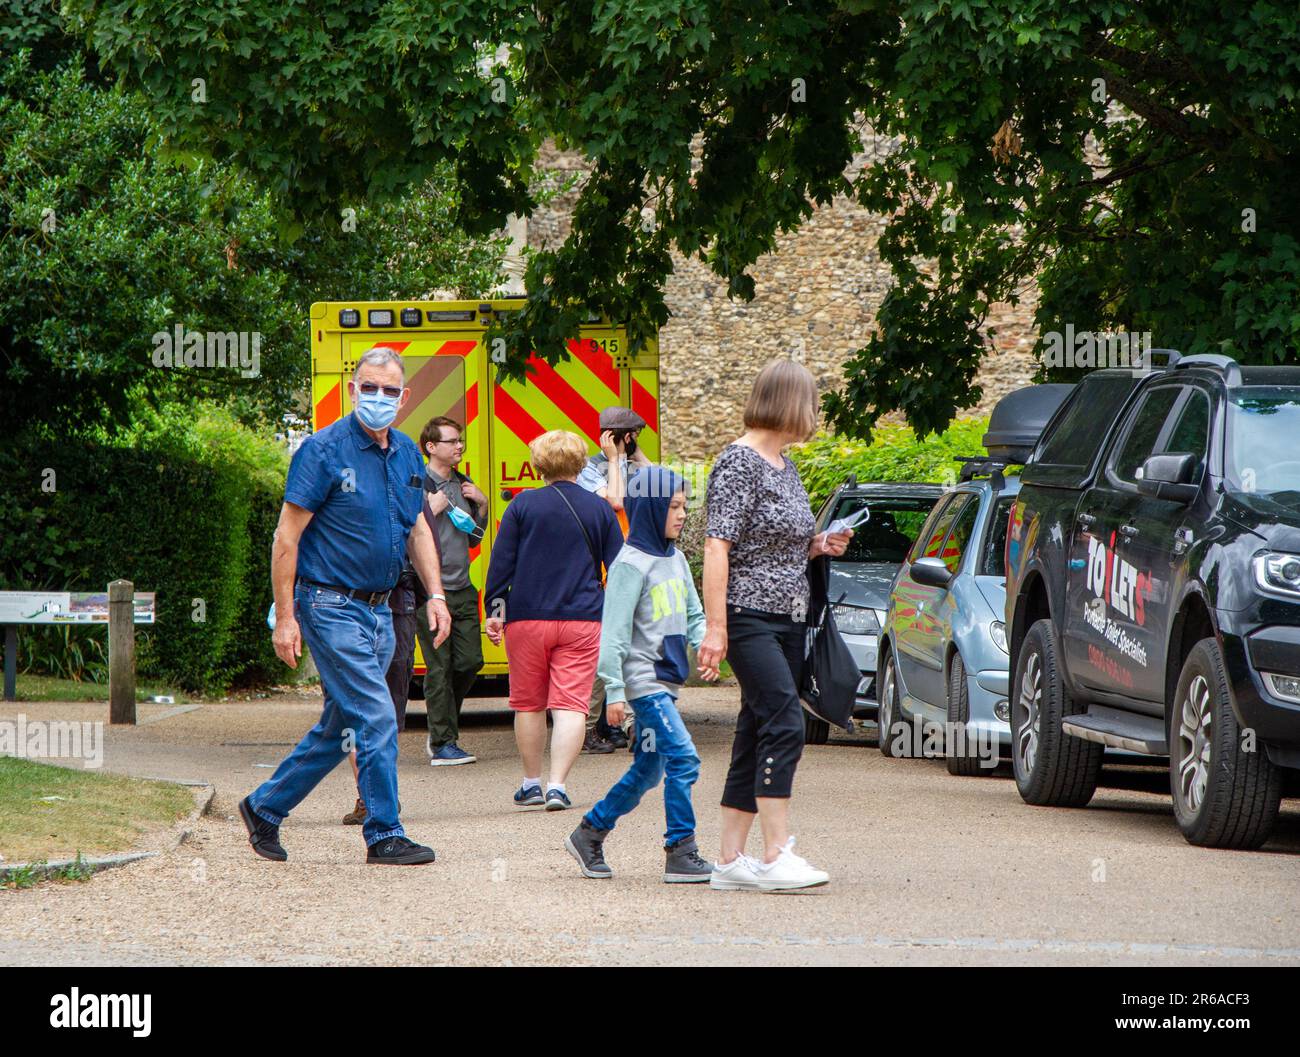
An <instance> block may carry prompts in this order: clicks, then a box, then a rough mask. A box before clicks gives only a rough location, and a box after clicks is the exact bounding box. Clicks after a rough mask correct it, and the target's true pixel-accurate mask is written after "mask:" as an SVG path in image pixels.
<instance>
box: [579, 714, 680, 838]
mask: <svg viewBox="0 0 1300 1057" xmlns="http://www.w3.org/2000/svg"><path fill="white" fill-rule="evenodd" d="M628 705H630V706H631V708H632V711H633V713H634V714H635V715H636V741H635V742H634V744H635V749H634V750H633V756H632V766H631V767H629V768H628V769H627V773H626V774H625V775H623V777H622V778H620V779H619V780H618V781H617V782H616V783H615V784H614V787H613V788H612V789H610V791H609V792H608V793H606V794H605V797H604V799H603V800H601V801H600V803H598V804H597V805H596V806H595V807H593V808H592V809H591V810H590V811H588V812H587V814H586V821H587V823H588V825H591V826H594V827H595V828H596V829H602V830H610V829H613V828H614V824H615V823H616V822H618V820H619V819H620V818H622V817H623V816H624V815H626V814H627V813H628V812H629V811H631V810H632V809H633V808H634V807H636V806H637V804H639V803H641V798H642V797H643V796H645V794H646V793H648V792H649V791H650V790H651V789H653V788H654V787H655V786H657V785H658V784H659V779H660V778H662V779H663V780H664V816H665V817H666V819H667V821H668V829H667V830H666V831H665V833H664V844H665V845H669V844H676V843H677V842H678V841H679V840H681V839H682V838H684V837H690V836H693V835H694V833H695V810H694V809H693V808H692V807H691V786H693V785H694V784H695V779H697V778H698V777H699V776H700V757H699V754H698V753H697V752H696V751H695V742H693V741H691V735H690V732H689V731H687V729H686V724H685V723H683V722H682V717H681V715H680V713H678V711H677V700H676V698H674V697H673V695H672V694H649V695H647V696H646V697H638V698H634V699H633V700H631V701H629V702H628Z"/></svg>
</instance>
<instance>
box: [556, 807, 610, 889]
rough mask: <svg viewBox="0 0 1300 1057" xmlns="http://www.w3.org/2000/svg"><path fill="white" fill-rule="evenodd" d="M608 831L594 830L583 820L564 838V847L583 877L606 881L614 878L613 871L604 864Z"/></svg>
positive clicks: (607, 864)
mask: <svg viewBox="0 0 1300 1057" xmlns="http://www.w3.org/2000/svg"><path fill="white" fill-rule="evenodd" d="M608 836H609V830H607V829H596V827H595V826H592V825H591V824H590V823H588V822H587V820H586V819H585V818H584V819H583V820H582V821H581V822H580V823H579V824H578V828H577V829H575V830H574V831H573V832H572V833H570V834H569V835H568V836H567V837H565V838H564V847H565V848H566V849H567V850H568V852H569V854H570V855H572V856H573V857H574V858H575V859H577V860H578V865H579V866H580V867H581V868H582V876H583V877H594V878H596V879H598V880H606V879H608V878H610V877H613V876H614V871H613V870H611V869H610V868H609V863H607V862H605V851H604V843H605V838H606V837H608Z"/></svg>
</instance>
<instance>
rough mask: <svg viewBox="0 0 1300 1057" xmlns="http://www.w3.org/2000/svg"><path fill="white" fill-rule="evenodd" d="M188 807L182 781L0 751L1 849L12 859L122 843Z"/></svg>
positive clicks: (111, 848) (96, 850)
mask: <svg viewBox="0 0 1300 1057" xmlns="http://www.w3.org/2000/svg"><path fill="white" fill-rule="evenodd" d="M192 810H194V797H193V795H192V794H191V793H190V790H189V789H188V788H186V787H185V786H181V785H173V784H172V783H170V782H151V781H146V780H144V779H141V778H124V777H121V776H120V775H112V774H100V773H99V772H97V771H75V770H72V769H70V768H67V767H54V766H51V765H50V764H45V763H34V762H33V761H31V760H23V759H18V758H16V757H9V756H5V757H0V855H3V856H4V859H5V861H6V862H9V863H14V862H42V861H46V862H47V861H50V860H57V859H71V858H73V857H74V856H79V855H106V854H109V853H112V852H120V851H125V850H127V849H129V848H130V847H131V846H132V845H133V844H135V843H136V842H137V841H138V840H139V838H140V837H141V835H143V834H144V833H147V832H149V831H150V830H153V829H158V828H160V827H163V826H170V825H171V824H173V823H174V822H175V821H176V820H177V819H180V818H183V817H185V816H186V815H188V814H189V813H190V812H191V811H192ZM69 869H72V868H71V867H69Z"/></svg>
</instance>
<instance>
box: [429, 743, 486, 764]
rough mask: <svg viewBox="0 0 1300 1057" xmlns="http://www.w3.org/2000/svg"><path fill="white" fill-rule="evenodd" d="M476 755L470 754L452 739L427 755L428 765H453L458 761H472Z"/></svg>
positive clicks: (475, 758)
mask: <svg viewBox="0 0 1300 1057" xmlns="http://www.w3.org/2000/svg"><path fill="white" fill-rule="evenodd" d="M477 759H478V757H477V756H471V755H470V754H469V753H467V752H466V751H465V750H464V749H462V748H461V747H460V746H459V745H457V744H456V743H455V742H454V741H452V742H448V743H447V744H446V745H444V746H443V747H442V748H441V749H439V750H438V751H437V752H435V753H432V754H431V755H430V756H429V766H430V767H454V766H455V765H456V764H458V763H474V762H475V761H476V760H477Z"/></svg>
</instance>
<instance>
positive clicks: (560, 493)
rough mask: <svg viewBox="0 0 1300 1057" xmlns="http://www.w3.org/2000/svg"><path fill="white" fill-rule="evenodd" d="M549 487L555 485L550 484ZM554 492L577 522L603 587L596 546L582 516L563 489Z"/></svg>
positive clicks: (597, 577)
mask: <svg viewBox="0 0 1300 1057" xmlns="http://www.w3.org/2000/svg"><path fill="white" fill-rule="evenodd" d="M551 487H555V486H554V485H552V486H551ZM555 494H556V495H558V496H559V497H560V498H561V499H562V500H564V505H565V506H567V507H568V508H569V513H570V514H572V515H573V520H574V521H576V522H577V523H578V528H579V529H580V530H581V531H582V539H583V542H585V543H586V544H587V553H588V554H590V555H591V563H592V567H593V568H594V569H595V570H596V579H597V580H598V581H599V582H600V586H601V587H604V586H605V578H604V576H602V575H601V573H600V568H601V566H600V558H599V557H597V555H596V548H595V547H594V546H593V545H592V542H591V536H589V535H588V534H587V526H586V525H584V524H583V523H582V518H580V517H579V516H578V512H577V511H576V510H574V509H573V504H572V503H570V502H569V497H568V496H566V495H565V494H564V491H563V489H560V488H556V489H555Z"/></svg>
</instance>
